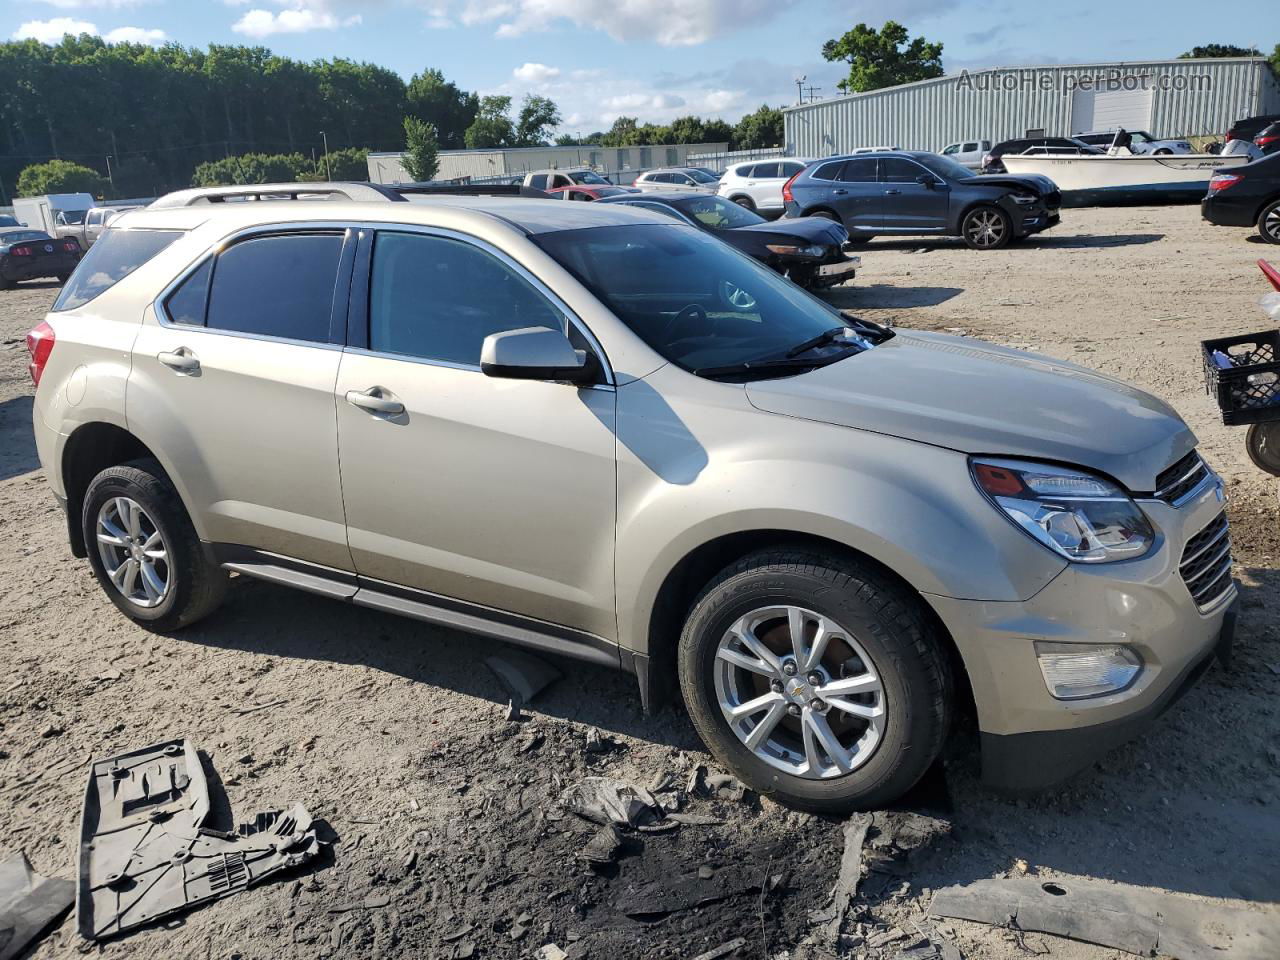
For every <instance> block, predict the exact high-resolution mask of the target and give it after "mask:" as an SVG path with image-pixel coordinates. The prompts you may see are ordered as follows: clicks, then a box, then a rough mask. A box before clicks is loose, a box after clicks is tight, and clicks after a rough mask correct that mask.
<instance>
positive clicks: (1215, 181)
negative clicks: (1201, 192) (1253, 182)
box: [1209, 173, 1244, 193]
mask: <svg viewBox="0 0 1280 960" xmlns="http://www.w3.org/2000/svg"><path fill="white" fill-rule="evenodd" d="M1243 179H1244V177H1242V176H1239V175H1238V174H1234V173H1215V174H1214V175H1213V176H1212V177H1210V178H1209V192H1210V193H1220V192H1221V191H1223V190H1225V189H1227V187H1234V186H1235V185H1236V184H1237V183H1239V182H1240V181H1241V180H1243Z"/></svg>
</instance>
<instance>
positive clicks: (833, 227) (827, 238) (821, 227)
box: [733, 217, 849, 246]
mask: <svg viewBox="0 0 1280 960" xmlns="http://www.w3.org/2000/svg"><path fill="white" fill-rule="evenodd" d="M733 232H734V233H771V234H776V235H777V236H780V237H799V238H801V239H802V240H804V241H806V242H808V243H834V244H836V245H837V246H839V245H840V244H842V243H844V242H845V241H846V240H848V239H849V234H848V233H847V232H846V231H845V229H844V227H842V226H840V224H838V223H836V222H835V221H834V220H828V219H826V218H825V217H796V218H795V219H794V220H791V219H783V220H766V221H765V222H764V223H753V224H751V225H750V226H746V227H734V228H733Z"/></svg>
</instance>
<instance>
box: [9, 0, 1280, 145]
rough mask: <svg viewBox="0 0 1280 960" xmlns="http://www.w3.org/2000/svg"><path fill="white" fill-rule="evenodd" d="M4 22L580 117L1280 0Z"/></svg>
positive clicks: (1194, 18) (531, 6) (68, 10)
mask: <svg viewBox="0 0 1280 960" xmlns="http://www.w3.org/2000/svg"><path fill="white" fill-rule="evenodd" d="M0 4H3V6H0V10H2V11H4V13H3V22H0V35H3V36H9V37H24V36H32V37H36V38H37V39H41V40H45V41H46V42H48V41H50V40H56V38H57V37H59V36H60V35H61V34H62V33H63V32H65V31H67V30H70V31H71V32H82V31H88V32H91V33H97V34H100V35H102V36H104V37H106V38H108V39H109V40H134V41H139V42H150V43H162V42H165V41H168V40H173V41H177V42H179V43H182V44H186V45H189V46H205V45H206V44H209V43H254V44H262V45H264V46H268V47H270V48H271V49H273V50H274V51H276V52H277V53H280V54H283V55H286V56H291V57H297V58H300V59H313V58H317V57H334V56H343V57H350V58H352V59H356V60H369V61H372V62H374V63H378V64H381V65H383V66H386V67H390V68H391V69H393V70H396V71H397V72H399V73H401V74H403V75H404V76H405V77H406V79H407V78H408V77H409V76H411V75H412V74H414V73H415V72H418V71H420V70H421V69H423V68H424V67H437V68H439V69H441V70H442V71H444V73H445V75H446V76H447V77H448V78H449V79H451V80H453V81H455V82H457V83H458V84H459V85H460V86H462V87H464V88H466V89H472V90H479V91H480V92H482V93H509V94H512V95H514V96H515V97H516V98H517V99H519V97H520V96H522V95H523V94H524V93H527V92H535V93H542V94H545V95H548V96H550V97H552V98H553V99H554V100H555V101H556V102H557V103H558V104H559V105H560V107H561V110H562V112H563V114H564V117H565V124H564V126H563V128H562V129H564V130H567V131H569V132H581V133H587V132H589V131H590V130H595V129H601V128H604V127H607V126H608V125H609V123H611V122H612V120H613V118H614V117H616V116H618V115H620V114H626V115H635V116H639V117H640V119H641V120H642V121H645V120H651V121H654V122H660V121H666V120H670V119H671V118H673V117H676V116H680V115H682V114H688V113H696V114H699V115H703V116H709V115H718V116H723V117H724V118H725V119H727V120H736V119H737V118H738V117H739V116H741V114H743V113H744V112H749V111H750V110H753V109H755V107H757V106H759V105H760V104H761V103H765V102H767V103H771V104H783V103H790V102H793V101H794V100H795V95H796V93H795V90H796V87H795V83H794V79H795V78H796V77H798V76H802V75H803V76H806V77H808V83H809V84H812V85H814V86H817V87H820V88H822V93H821V94H820V95H826V96H830V95H833V94H835V93H836V92H837V91H836V89H835V82H836V81H837V80H838V79H839V78H840V77H841V76H842V71H841V70H840V69H839V65H838V64H829V63H827V62H826V61H824V60H823V59H822V56H821V54H820V49H821V46H822V43H823V41H824V40H826V39H828V38H830V37H834V36H838V35H839V34H840V33H843V32H844V31H845V30H847V29H849V27H851V26H852V25H853V24H854V23H857V22H859V21H866V22H868V23H872V24H875V25H879V24H880V23H882V22H883V21H884V20H886V19H896V20H898V21H900V22H902V23H904V24H906V25H907V27H908V28H909V29H910V30H911V32H912V35H913V36H914V35H917V34H923V35H924V36H926V37H928V38H929V39H930V40H940V41H942V42H943V44H944V54H943V59H944V62H945V64H946V66H947V69H948V72H957V71H959V70H960V69H963V68H968V69H976V68H980V67H990V66H1014V65H1019V64H1032V63H1079V62H1098V61H1112V60H1150V59H1159V58H1162V57H1167V56H1176V55H1177V54H1178V53H1181V52H1182V51H1184V50H1186V49H1189V48H1190V47H1192V46H1195V45H1197V44H1204V43H1211V42H1216V43H1234V44H1240V45H1246V46H1247V45H1250V44H1255V45H1257V46H1259V48H1260V49H1262V50H1263V51H1264V52H1269V51H1270V50H1271V49H1272V48H1273V47H1274V45H1275V44H1276V43H1277V42H1280V17H1277V16H1276V13H1275V11H1276V5H1275V0H1237V2H1233V3H1232V4H1231V16H1230V17H1221V16H1217V17H1215V16H1213V15H1212V14H1211V13H1210V12H1209V11H1208V9H1207V8H1206V7H1205V6H1204V5H1203V3H1199V2H1192V0H1162V2H1145V0H1144V2H1124V0H1110V2H1107V0H1074V2H1073V3H1070V4H1052V5H1049V4H1037V3H1030V2H1026V0H1023V2H1003V3H1002V2H998V0H997V2H994V3H992V2H987V3H978V2H968V0H882V2H878V3H873V2H868V0H842V2H841V0H837V2H832V0H0Z"/></svg>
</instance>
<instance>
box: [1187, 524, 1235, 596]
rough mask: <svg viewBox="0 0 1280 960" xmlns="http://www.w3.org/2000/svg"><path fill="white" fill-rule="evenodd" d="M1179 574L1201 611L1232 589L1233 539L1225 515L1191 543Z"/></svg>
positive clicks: (1192, 539)
mask: <svg viewBox="0 0 1280 960" xmlns="http://www.w3.org/2000/svg"><path fill="white" fill-rule="evenodd" d="M1178 572H1179V573H1180V574H1182V582H1183V583H1185V584H1186V585H1187V589H1188V590H1190V591H1191V598H1192V599H1193V600H1195V602H1196V606H1197V607H1199V608H1200V609H1201V610H1204V609H1207V608H1208V607H1212V606H1213V605H1214V604H1215V603H1216V602H1217V601H1218V600H1220V599H1221V598H1222V596H1223V594H1225V593H1226V592H1227V591H1228V590H1230V589H1231V583H1232V581H1231V536H1230V529H1229V528H1228V526H1227V515H1226V514H1225V513H1220V514H1218V516H1217V517H1215V518H1214V519H1213V520H1212V521H1211V522H1210V523H1209V525H1208V526H1207V527H1205V528H1204V529H1203V530H1201V531H1200V532H1199V533H1197V534H1196V535H1195V536H1194V537H1192V538H1191V539H1190V540H1188V541H1187V546H1186V549H1185V550H1183V551H1182V563H1181V564H1179V565H1178Z"/></svg>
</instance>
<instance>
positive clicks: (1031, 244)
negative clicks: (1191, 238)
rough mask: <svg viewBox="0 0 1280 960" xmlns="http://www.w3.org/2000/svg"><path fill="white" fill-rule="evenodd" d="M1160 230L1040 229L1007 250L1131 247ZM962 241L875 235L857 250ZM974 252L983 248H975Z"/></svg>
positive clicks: (954, 246) (950, 246)
mask: <svg viewBox="0 0 1280 960" xmlns="http://www.w3.org/2000/svg"><path fill="white" fill-rule="evenodd" d="M1164 236H1165V235H1164V234H1163V233H1111V234H1099V235H1097V236H1083V237H1082V236H1055V235H1054V234H1052V233H1039V234H1036V235H1034V236H1031V237H1027V238H1025V239H1023V240H1015V241H1014V242H1013V243H1011V244H1010V245H1009V246H1008V247H1006V248H1005V249H1006V250H1009V251H1012V252H1015V253H1016V252H1017V251H1019V250H1035V249H1053V250H1077V249H1086V250H1087V249H1092V248H1095V247H1097V248H1102V247H1130V246H1136V245H1141V244H1146V243H1156V242H1157V241H1159V240H1163V239H1164ZM964 246H965V242H964V241H963V240H962V239H960V238H959V237H904V238H902V239H900V240H882V239H879V238H877V239H875V240H872V241H870V242H869V243H865V244H863V245H861V246H860V247H859V248H858V252H859V253H863V252H866V253H874V252H875V251H877V250H906V251H919V252H920V253H922V254H924V253H928V252H929V251H931V250H959V249H962V248H964ZM974 253H975V254H982V253H984V251H981V250H975V251H974Z"/></svg>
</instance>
